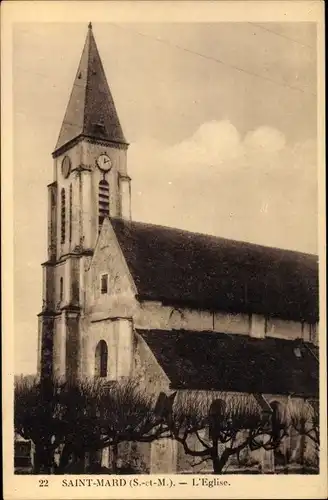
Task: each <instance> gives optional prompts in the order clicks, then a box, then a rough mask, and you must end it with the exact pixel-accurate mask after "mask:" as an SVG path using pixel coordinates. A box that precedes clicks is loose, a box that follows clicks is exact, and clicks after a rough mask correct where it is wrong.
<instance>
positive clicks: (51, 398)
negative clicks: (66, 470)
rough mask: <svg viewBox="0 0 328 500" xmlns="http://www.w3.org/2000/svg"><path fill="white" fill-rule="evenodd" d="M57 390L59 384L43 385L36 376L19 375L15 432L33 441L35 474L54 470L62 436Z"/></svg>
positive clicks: (16, 391)
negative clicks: (55, 453)
mask: <svg viewBox="0 0 328 500" xmlns="http://www.w3.org/2000/svg"><path fill="white" fill-rule="evenodd" d="M57 389H58V386H57V384H52V383H44V384H41V383H40V382H39V381H38V379H37V378H36V377H35V378H34V377H19V378H18V379H17V380H16V381H15V391H14V427H15V432H17V433H18V434H20V435H21V436H22V437H23V438H25V439H29V440H31V441H32V442H33V443H34V445H35V464H34V467H35V472H36V473H51V471H52V469H53V466H54V461H53V457H54V452H55V450H56V448H57V447H58V446H59V445H60V443H61V442H62V439H63V428H62V425H61V422H60V419H58V417H57V414H56V413H57V412H56V408H57V406H58V398H57Z"/></svg>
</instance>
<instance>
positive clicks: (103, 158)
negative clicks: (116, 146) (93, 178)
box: [96, 153, 112, 172]
mask: <svg viewBox="0 0 328 500" xmlns="http://www.w3.org/2000/svg"><path fill="white" fill-rule="evenodd" d="M96 161H97V165H98V167H99V168H100V170H103V171H104V172H108V171H109V170H110V169H111V168H112V160H111V159H110V158H109V156H108V155H107V154H106V153H102V154H101V155H99V156H98V158H97V160H96Z"/></svg>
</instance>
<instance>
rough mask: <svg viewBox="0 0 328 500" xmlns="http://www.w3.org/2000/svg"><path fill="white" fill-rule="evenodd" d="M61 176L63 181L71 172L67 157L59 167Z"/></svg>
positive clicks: (69, 161) (69, 160)
mask: <svg viewBox="0 0 328 500" xmlns="http://www.w3.org/2000/svg"><path fill="white" fill-rule="evenodd" d="M61 170H62V174H63V176H64V177H65V179H66V178H67V177H68V176H69V174H70V172H71V159H70V157H69V156H65V157H64V159H63V161H62V165H61Z"/></svg>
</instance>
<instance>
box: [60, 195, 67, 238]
mask: <svg viewBox="0 0 328 500" xmlns="http://www.w3.org/2000/svg"><path fill="white" fill-rule="evenodd" d="M60 207H61V242H62V243H65V223H66V199H65V189H64V188H63V189H62V190H61V203H60Z"/></svg>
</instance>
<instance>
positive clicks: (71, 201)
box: [69, 184, 73, 242]
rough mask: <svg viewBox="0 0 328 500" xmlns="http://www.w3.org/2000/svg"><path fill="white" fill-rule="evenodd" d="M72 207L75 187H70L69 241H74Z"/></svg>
mask: <svg viewBox="0 0 328 500" xmlns="http://www.w3.org/2000/svg"><path fill="white" fill-rule="evenodd" d="M72 209H73V188H72V184H71V185H70V187H69V241H70V242H71V241H72V215H73V214H72Z"/></svg>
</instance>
